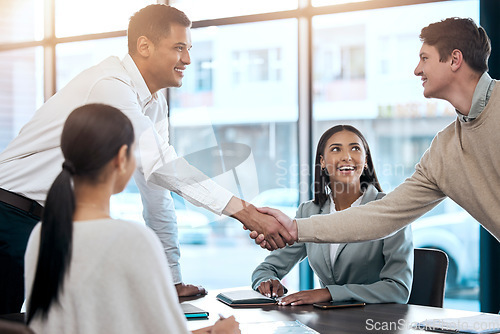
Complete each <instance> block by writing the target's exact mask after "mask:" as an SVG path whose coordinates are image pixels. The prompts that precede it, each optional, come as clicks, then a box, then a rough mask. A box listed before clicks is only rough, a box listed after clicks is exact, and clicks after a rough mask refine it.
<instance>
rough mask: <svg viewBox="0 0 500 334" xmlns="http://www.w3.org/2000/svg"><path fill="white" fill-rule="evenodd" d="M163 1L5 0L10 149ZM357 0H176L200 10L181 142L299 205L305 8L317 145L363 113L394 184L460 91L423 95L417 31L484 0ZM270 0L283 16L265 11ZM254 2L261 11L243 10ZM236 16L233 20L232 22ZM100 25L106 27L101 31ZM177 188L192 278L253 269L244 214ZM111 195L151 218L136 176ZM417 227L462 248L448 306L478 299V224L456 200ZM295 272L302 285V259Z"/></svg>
mask: <svg viewBox="0 0 500 334" xmlns="http://www.w3.org/2000/svg"><path fill="white" fill-rule="evenodd" d="M152 2H154V1H120V2H118V1H107V2H106V4H104V3H103V2H102V1H95V0H94V1H90V2H88V1H87V2H86V3H85V5H82V4H79V3H77V2H75V1H67V0H64V1H61V0H53V1H45V2H40V1H33V0H22V1H15V2H9V1H7V2H3V3H2V4H0V9H1V10H2V13H5V15H3V17H4V19H3V20H2V21H1V22H0V32H2V33H1V34H0V74H1V76H0V97H1V98H2V101H3V103H2V104H1V105H0V121H1V124H2V127H1V128H0V149H3V148H5V147H6V145H7V144H8V142H9V141H10V140H11V139H12V138H13V137H14V136H15V135H16V134H17V132H18V131H19V130H20V128H21V127H22V125H23V124H24V123H26V122H27V121H28V120H29V118H30V117H31V115H32V114H33V113H34V111H35V110H36V109H37V108H38V107H39V106H40V105H41V104H42V103H43V101H44V96H45V98H48V96H50V95H51V94H53V93H55V91H57V90H58V89H60V88H62V87H63V86H64V85H65V84H66V83H67V82H68V81H69V80H71V78H73V77H74V76H75V75H76V74H78V73H79V72H80V71H82V70H83V69H85V68H87V67H89V66H92V65H94V64H96V63H98V62H99V61H101V60H103V59H104V58H106V57H108V56H112V55H113V56H117V57H120V58H121V57H123V55H124V54H125V53H126V52H127V47H126V33H125V29H126V26H127V22H128V18H129V17H130V16H131V15H132V14H133V12H135V11H136V10H138V9H140V8H142V7H143V6H145V5H147V4H149V3H152ZM349 2H351V1H345V0H344V1H338V0H313V1H312V7H311V8H313V9H315V11H314V13H316V14H315V15H310V14H303V13H310V12H311V11H312V9H311V8H309V9H311V10H310V11H304V12H301V11H298V10H297V8H298V6H299V4H298V2H297V1H289V0H280V1H261V0H259V1H251V2H237V1H223V0H217V1H215V2H214V1H212V2H210V3H209V2H206V1H203V0H190V1H188V0H183V1H181V0H176V1H170V3H171V4H172V5H173V6H177V7H178V8H179V9H181V10H184V11H186V13H187V14H188V16H189V17H190V18H191V19H193V20H194V21H195V24H194V25H195V28H193V29H192V39H193V45H194V47H193V49H192V52H191V62H192V63H191V65H189V66H188V67H187V70H186V72H185V77H184V82H183V86H182V87H181V88H176V89H169V91H168V93H169V94H168V95H169V108H170V140H171V143H172V145H173V146H174V147H175V148H176V151H177V153H178V154H179V155H180V156H185V157H187V158H189V159H190V162H191V163H193V164H194V165H196V166H198V167H199V168H200V169H202V170H204V171H206V172H207V173H208V174H213V175H214V176H215V177H219V179H220V175H222V174H223V175H225V176H227V175H229V176H231V182H228V183H227V185H228V188H230V189H231V190H232V191H233V192H234V193H235V194H236V195H238V196H241V197H244V198H245V199H246V200H248V201H252V202H253V203H255V204H256V205H262V206H272V207H277V208H279V209H281V210H282V211H284V212H285V213H287V214H289V215H290V216H293V215H294V214H295V210H296V208H297V206H298V204H299V196H301V198H302V199H304V198H307V196H310V193H311V192H310V191H311V189H310V183H309V182H305V181H304V180H307V179H308V178H309V179H310V178H311V172H312V170H311V168H312V166H311V161H312V160H313V157H312V156H311V157H308V159H306V160H308V161H309V163H308V164H305V165H304V164H303V163H301V162H300V161H301V160H300V159H299V151H301V150H300V148H301V145H304V143H305V142H307V140H306V139H305V138H303V137H299V135H300V136H302V134H300V132H299V127H300V125H301V124H303V122H304V119H302V118H299V96H300V93H302V92H301V91H299V89H303V88H299V87H303V86H302V85H301V84H302V82H299V79H298V78H299V72H300V71H299V67H300V66H303V65H301V63H300V59H299V52H298V51H299V45H301V44H300V43H299V38H302V37H301V36H302V35H301V34H299V31H300V27H301V25H300V21H301V20H304V19H306V20H310V23H311V25H310V26H311V27H312V31H311V32H310V33H311V34H310V36H311V38H312V42H311V44H312V54H311V63H310V65H311V66H310V71H311V78H312V82H311V95H312V96H311V99H312V103H311V105H312V109H311V110H307V111H306V114H308V115H310V116H311V120H312V123H311V126H310V127H309V129H308V132H309V134H310V136H311V138H312V148H311V151H312V152H313V154H314V150H315V147H316V144H317V141H318V139H319V137H320V136H321V134H322V133H323V132H324V131H325V130H326V129H327V128H329V127H331V126H333V125H335V124H340V123H342V124H352V125H354V126H356V127H357V128H358V129H360V130H361V131H362V132H363V133H364V134H365V136H366V137H367V140H368V142H369V144H370V147H371V150H372V154H373V157H374V162H375V164H376V169H377V174H378V176H379V180H380V182H381V184H382V187H383V189H384V191H385V192H389V191H391V190H392V189H394V188H395V187H396V186H397V185H398V184H399V183H401V182H402V181H403V180H404V179H405V178H407V177H408V176H410V175H411V174H412V172H413V170H414V166H415V164H416V163H417V162H418V160H419V159H420V157H421V155H422V154H423V152H424V151H425V149H426V148H427V147H428V146H429V145H430V142H431V140H432V138H433V137H434V135H435V134H436V133H437V132H438V131H439V130H441V129H442V128H444V127H445V126H446V125H447V124H449V123H450V122H452V121H453V119H454V118H455V111H454V109H453V108H452V106H451V105H450V104H448V103H447V102H444V101H439V100H433V99H425V98H424V97H423V96H422V90H423V89H422V87H421V83H420V79H419V78H417V77H415V76H414V75H413V69H414V68H415V66H416V65H417V63H418V51H419V49H420V45H421V42H420V41H419V39H418V34H419V32H420V29H421V28H422V27H424V26H426V25H428V24H429V23H431V22H434V21H438V20H441V19H443V18H446V17H450V16H461V17H472V18H473V19H474V20H475V21H476V22H478V17H479V12H478V7H479V4H478V3H479V2H478V0H466V1H443V2H439V1H436V2H435V3H428V1H422V2H423V3H422V4H417V5H412V6H397V7H390V8H380V9H372V10H362V11H359V10H356V11H348V12H341V13H338V12H335V13H330V12H328V11H327V10H328V9H329V8H331V7H330V6H331V5H336V4H340V3H342V4H343V5H345V4H348V3H349ZM364 2H366V3H371V1H364ZM361 3H362V2H361ZM43 4H46V5H50V4H53V5H54V8H55V20H54V25H53V31H54V33H53V35H52V33H51V32H50V29H49V28H50V27H51V24H49V23H47V22H46V20H45V19H46V18H44V17H43V14H42V13H45V12H47V11H44V8H43ZM103 6H104V7H103ZM323 6H325V8H326V10H325V12H324V13H323V12H322V11H321V10H322V8H323ZM110 12H113V13H114V14H113V15H112V16H110V15H109V13H110ZM269 13H270V14H272V15H274V16H276V17H274V16H273V17H270V16H265V15H267V14H269ZM242 15H256V16H255V17H256V18H262V19H256V20H255V21H254V22H249V21H248V20H247V19H245V20H243V21H242V22H238V18H239V17H241V16H242ZM259 15H264V16H262V17H261V16H259ZM287 15H288V16H287ZM304 15H305V16H304ZM89 17H92V24H88V21H89ZM229 17H230V18H231V21H230V22H229V21H224V20H225V19H228V18H229ZM388 17H389V18H390V20H389V19H386V18H388ZM210 19H215V21H214V22H213V23H214V24H211V23H210V22H209V23H208V24H207V25H206V26H204V25H203V24H202V25H201V26H196V25H197V22H196V21H197V20H210ZM218 20H219V21H218ZM250 21H251V20H250ZM44 27H45V28H44ZM101 33H104V34H108V35H105V36H102V35H99V36H96V35H93V34H101ZM51 52H53V54H54V57H51ZM51 68H53V69H54V72H53V73H54V75H52V72H51V70H50V69H51ZM51 77H52V79H51ZM50 87H54V91H52V92H51V88H50ZM47 92H51V93H47ZM231 145H233V146H231ZM220 147H224V148H227V149H226V150H225V151H224V152H225V154H227V155H228V158H231V159H232V160H231V161H233V162H234V161H236V162H235V163H234V165H231V164H230V165H228V166H225V165H224V163H222V164H221V161H220V159H219V160H218V161H217V160H214V159H210V158H207V157H206V155H204V154H206V153H207V152H213V150H214V148H215V149H216V148H220ZM241 166H243V167H244V168H243V167H241ZM219 179H217V178H216V180H218V181H219ZM220 181H221V182H223V181H226V180H220ZM174 201H175V205H176V209H177V212H178V220H179V222H178V225H179V236H180V241H181V253H182V257H181V267H182V270H183V276H184V280H185V281H186V282H188V283H195V284H201V285H203V286H205V287H206V288H208V289H218V288H224V287H233V286H243V285H248V284H250V275H251V272H252V270H253V268H255V266H256V265H257V264H258V263H260V261H262V260H263V259H264V257H265V256H266V255H267V254H268V252H267V251H265V250H262V249H260V247H258V246H256V245H254V244H253V242H252V241H251V240H250V239H249V238H248V236H247V234H248V232H246V231H244V230H243V229H242V227H241V224H240V223H239V222H237V221H235V220H232V219H230V218H227V217H217V216H215V215H213V214H210V213H209V212H207V211H204V210H201V209H199V208H196V207H194V206H193V205H191V204H190V203H187V202H185V201H184V200H183V199H182V198H180V197H178V196H174ZM112 208H113V215H114V216H115V217H123V218H126V219H133V220H142V214H141V210H142V205H141V201H140V197H139V194H138V193H137V188H136V187H135V186H134V184H133V183H132V184H130V185H129V187H127V190H126V192H125V193H123V194H120V195H117V196H114V197H113V203H112ZM413 229H414V239H415V245H416V246H422V247H434V248H441V249H443V250H445V251H446V252H447V253H448V256H449V257H450V270H449V274H448V277H449V278H448V288H447V294H446V296H447V298H446V301H445V307H451V308H460V309H471V310H478V309H479V306H478V301H477V299H478V295H477V293H478V263H479V261H478V258H479V255H478V253H479V250H478V243H479V224H477V222H475V221H474V220H473V219H472V218H471V217H470V216H469V215H468V214H467V213H465V212H463V210H461V209H460V208H458V207H457V206H456V205H455V204H454V203H453V202H451V201H449V200H445V201H444V202H443V203H442V204H440V205H439V206H438V207H436V208H435V209H434V210H433V211H431V212H430V213H428V214H426V215H425V216H424V217H422V218H420V222H418V223H416V224H413ZM284 283H285V285H286V286H287V287H288V288H289V289H291V290H297V289H298V288H299V275H298V269H294V271H293V272H292V273H291V274H290V275H289V277H287V279H286V280H285V282H284Z"/></svg>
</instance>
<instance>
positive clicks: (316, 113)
mask: <svg viewBox="0 0 500 334" xmlns="http://www.w3.org/2000/svg"><path fill="white" fill-rule="evenodd" d="M478 10H479V8H478V3H477V1H462V2H457V1H453V2H442V3H431V4H425V5H413V6H404V7H395V8H385V9H377V10H370V11H358V12H352V13H341V14H330V15H321V16H316V17H314V19H313V36H314V38H313V40H314V43H313V44H314V55H313V57H314V61H313V66H314V67H313V68H314V70H313V74H314V80H313V87H314V100H313V101H314V103H313V119H314V122H313V138H315V139H314V140H313V142H314V143H317V140H318V139H319V137H320V136H321V135H322V133H323V132H324V131H325V130H326V129H328V128H329V127H331V126H333V125H336V124H351V125H354V126H355V127H356V128H358V129H359V130H360V131H361V132H362V133H363V134H364V135H365V137H366V138H367V140H368V143H369V145H370V150H371V152H372V156H373V159H374V163H375V168H376V172H377V176H378V178H379V181H380V183H381V186H382V188H383V190H384V191H386V192H389V191H391V190H392V189H394V187H396V186H397V185H398V184H400V183H401V182H403V181H404V179H405V178H407V177H409V176H410V175H411V174H412V173H413V171H414V170H415V169H414V167H415V164H416V163H417V162H418V161H419V159H420V157H421V156H422V154H423V153H424V151H425V150H426V149H427V148H428V147H429V145H430V143H431V141H432V138H433V137H434V135H435V134H436V133H437V132H438V131H440V130H441V129H443V128H444V127H445V126H446V125H448V124H449V123H451V122H452V121H453V120H454V119H455V117H456V114H455V110H454V109H453V107H452V106H451V105H450V104H449V103H448V102H444V101H442V100H434V99H425V98H424V97H423V95H422V92H423V88H422V86H421V81H420V79H419V78H417V77H416V76H415V75H414V74H413V70H414V68H415V67H416V65H417V63H418V61H419V58H418V54H419V50H420V46H421V42H420V41H419V39H418V35H419V33H420V29H421V28H422V27H424V26H427V25H428V24H429V23H432V22H435V21H439V20H441V19H444V18H446V17H451V16H459V17H472V18H473V19H474V20H475V21H476V22H477V21H478V17H479V12H478ZM381 17H390V18H391V19H390V20H387V21H383V22H381V20H380V18H381ZM394 27H397V29H394ZM412 227H413V236H414V246H415V247H429V248H438V249H442V250H444V251H445V252H446V253H447V254H448V256H449V261H450V264H449V270H448V277H447V291H446V296H447V297H448V298H447V300H446V304H445V306H449V307H453V306H457V307H463V304H462V303H463V300H464V299H465V300H468V299H472V300H476V301H475V302H471V303H470V304H469V305H470V307H472V308H478V304H477V298H478V279H479V275H478V272H479V224H478V223H477V222H476V221H475V220H474V219H473V218H472V217H470V216H469V215H468V214H467V213H466V212H464V211H463V210H462V209H460V208H459V207H458V206H457V205H456V204H454V203H453V202H452V201H451V200H449V199H447V200H445V201H444V202H443V203H441V204H440V205H439V206H437V207H436V208H435V209H434V210H432V211H431V212H429V213H427V214H426V215H425V216H424V217H422V218H420V219H419V222H418V223H415V224H413V225H412ZM457 299H458V300H457Z"/></svg>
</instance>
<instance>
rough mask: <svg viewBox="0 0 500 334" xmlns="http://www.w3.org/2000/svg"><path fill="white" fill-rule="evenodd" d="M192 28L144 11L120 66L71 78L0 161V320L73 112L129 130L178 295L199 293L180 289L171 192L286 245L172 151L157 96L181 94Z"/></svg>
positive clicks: (14, 307) (149, 218)
mask: <svg viewBox="0 0 500 334" xmlns="http://www.w3.org/2000/svg"><path fill="white" fill-rule="evenodd" d="M190 27H191V22H190V20H189V19H188V18H187V17H186V15H185V14H184V13H183V12H181V11H179V10H177V9H175V8H173V7H170V6H166V5H150V6H147V7H145V8H143V9H142V10H140V11H138V12H137V13H136V14H134V16H132V18H131V19H130V23H129V28H128V47H129V53H128V54H127V55H126V56H125V57H124V58H123V59H122V60H120V59H119V58H117V57H109V58H107V59H105V60H104V61H102V62H101V63H100V64H98V65H96V66H94V67H91V68H89V69H87V70H85V71H83V72H82V73H80V74H79V75H78V76H76V77H75V78H74V79H73V80H72V81H71V82H69V83H68V85H66V86H65V87H64V88H62V89H61V90H60V91H59V92H58V93H57V94H55V95H54V96H53V97H52V98H50V99H49V100H48V101H47V102H46V103H45V104H44V105H43V106H42V107H41V108H40V109H39V110H37V112H36V113H35V115H34V117H33V118H32V119H31V120H30V121H29V122H28V123H27V124H26V125H25V126H24V127H23V128H22V129H21V131H20V133H19V135H18V136H17V137H16V138H15V139H14V140H13V141H12V142H11V143H10V144H9V145H8V146H7V148H6V149H5V150H4V151H3V152H2V153H1V154H0V267H1V268H2V274H1V275H0V314H1V313H11V312H19V309H20V307H21V304H22V302H23V298H24V291H23V256H24V251H25V248H26V243H27V240H28V237H29V234H30V232H31V230H32V228H33V227H34V226H35V224H36V223H37V222H38V221H39V220H40V217H41V215H42V206H43V203H44V201H45V197H46V194H47V191H48V189H49V187H50V184H51V183H52V181H53V180H54V179H55V177H56V176H57V174H58V173H59V172H60V170H61V165H62V163H63V157H62V153H61V150H60V146H59V145H60V135H61V132H62V127H63V124H64V122H65V120H66V118H67V116H68V115H69V113H70V112H71V111H72V110H74V109H75V108H76V107H79V106H81V105H84V104H87V103H105V104H109V105H112V106H114V107H116V108H118V109H120V110H121V111H122V112H123V113H125V114H126V115H127V116H128V117H129V118H130V120H131V121H132V123H133V125H134V131H135V133H136V147H137V155H138V163H137V165H138V166H137V170H136V171H135V173H134V179H135V181H136V183H137V186H138V187H139V190H140V193H141V198H142V202H143V205H144V218H145V220H146V223H147V225H148V226H150V227H151V228H152V229H153V230H154V231H155V232H156V234H157V235H158V237H159V238H160V240H161V242H162V244H163V246H164V248H165V254H166V256H167V260H168V263H169V266H170V269H171V271H172V276H173V279H174V283H176V288H177V292H178V294H179V295H181V296H187V295H196V294H200V293H206V291H205V289H203V288H202V287H198V286H194V285H190V284H184V283H182V278H181V273H180V267H179V257H180V253H179V245H178V239H177V223H176V216H175V211H174V206H173V201H172V198H171V196H170V192H169V191H170V190H172V191H175V192H176V193H178V194H179V195H181V196H182V197H184V198H185V199H187V200H189V201H190V202H192V203H194V204H196V205H198V206H202V207H204V208H206V209H208V210H210V211H212V212H214V213H217V214H227V215H230V216H232V217H234V218H236V219H238V220H239V221H241V222H242V223H243V224H244V226H245V227H246V228H248V229H249V230H257V231H259V232H261V233H264V234H265V235H266V236H268V238H269V242H270V243H272V244H274V245H275V246H277V247H284V245H285V244H284V242H293V241H292V238H291V236H290V234H289V233H288V232H287V231H286V230H285V229H284V228H283V227H282V226H281V225H280V224H279V223H278V222H277V221H276V220H275V219H274V218H272V217H271V216H268V215H264V214H262V213H259V212H258V211H257V210H256V209H255V207H253V206H252V205H250V204H248V203H246V202H245V201H243V200H241V199H239V198H237V197H235V196H233V194H232V193H230V192H229V191H227V190H226V189H224V188H222V187H220V186H219V185H217V184H216V183H214V182H213V181H211V180H210V179H209V178H208V177H207V176H205V175H204V174H203V173H201V172H200V171H199V170H197V169H196V168H194V167H193V166H191V165H189V164H188V163H187V162H186V161H185V160H184V159H182V158H178V157H177V155H176V153H175V150H174V148H173V147H172V146H170V145H169V141H168V118H167V104H166V100H165V96H164V95H163V93H162V92H161V91H160V90H161V89H163V88H167V87H180V86H181V84H182V78H183V76H184V74H183V71H184V70H185V69H186V66H187V65H189V64H190V62H191V61H190V57H189V50H190V48H191V35H190ZM82 145H85V143H82ZM89 159H92V157H89ZM145 288H146V289H147V287H145Z"/></svg>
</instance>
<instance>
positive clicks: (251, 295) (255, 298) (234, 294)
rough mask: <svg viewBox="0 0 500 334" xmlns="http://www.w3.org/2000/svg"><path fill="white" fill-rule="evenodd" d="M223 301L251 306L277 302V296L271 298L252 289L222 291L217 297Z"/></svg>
mask: <svg viewBox="0 0 500 334" xmlns="http://www.w3.org/2000/svg"><path fill="white" fill-rule="evenodd" d="M216 298H217V299H218V300H220V301H221V302H223V303H225V304H227V305H229V306H234V307H251V306H263V305H273V304H276V299H275V298H269V297H266V296H264V295H262V294H260V293H259V292H257V291H254V290H251V289H244V290H235V291H228V292H221V293H219V294H218V295H217V297H216Z"/></svg>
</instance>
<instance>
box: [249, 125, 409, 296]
mask: <svg viewBox="0 0 500 334" xmlns="http://www.w3.org/2000/svg"><path fill="white" fill-rule="evenodd" d="M314 169H315V182H314V200H312V201H308V202H305V203H302V204H301V205H300V206H299V208H298V210H297V215H296V217H297V218H304V217H309V216H311V215H317V214H329V213H332V212H336V211H340V210H344V209H346V208H348V207H350V206H358V205H363V204H366V203H368V202H370V201H373V200H377V199H380V198H382V197H383V196H384V195H385V194H384V193H382V190H381V188H380V185H379V182H378V179H377V175H376V173H375V169H374V166H373V161H372V158H371V154H370V149H369V147H368V143H367V142H366V140H365V138H364V136H363V135H362V134H361V133H360V132H359V131H358V130H357V129H356V128H354V127H352V126H349V125H338V126H334V127H332V128H330V129H329V130H327V131H326V132H325V133H324V134H323V136H322V137H321V139H320V141H319V143H318V147H317V150H316V163H315V168H314ZM366 223H367V224H369V223H370V222H369V221H367V222H366ZM412 240H413V237H412V233H411V228H410V227H409V226H407V227H405V228H403V229H402V230H400V231H398V232H397V233H395V234H394V235H392V236H390V237H388V238H386V239H382V240H375V241H368V242H361V243H350V244H345V243H343V244H316V243H296V244H294V245H292V246H287V247H285V248H282V249H277V250H275V251H273V252H271V254H270V255H269V256H267V257H266V259H265V260H264V262H262V263H261V264H260V265H259V266H257V268H256V269H255V270H254V272H253V274H252V281H253V283H252V286H253V288H254V289H255V290H258V291H259V292H261V293H262V294H264V295H267V296H282V295H283V294H284V293H286V288H285V287H284V286H283V285H282V284H281V282H280V280H281V279H282V278H283V277H284V276H285V275H286V274H287V273H288V272H289V271H290V270H291V269H292V268H293V266H295V264H297V263H298V262H300V261H302V260H303V259H305V258H306V257H307V258H308V259H309V265H310V266H311V268H312V269H313V271H314V272H315V273H316V275H317V276H318V278H319V281H320V283H321V289H314V290H306V291H300V292H297V293H293V294H290V295H288V296H286V297H283V298H282V299H281V301H280V304H282V305H288V304H291V305H300V304H312V303H318V302H326V301H346V300H359V301H363V302H366V303H390V302H395V303H406V302H407V301H408V298H409V295H410V291H411V284H412V278H413V242H412Z"/></svg>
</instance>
